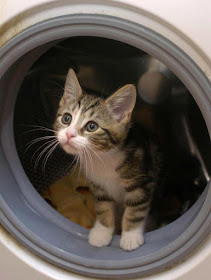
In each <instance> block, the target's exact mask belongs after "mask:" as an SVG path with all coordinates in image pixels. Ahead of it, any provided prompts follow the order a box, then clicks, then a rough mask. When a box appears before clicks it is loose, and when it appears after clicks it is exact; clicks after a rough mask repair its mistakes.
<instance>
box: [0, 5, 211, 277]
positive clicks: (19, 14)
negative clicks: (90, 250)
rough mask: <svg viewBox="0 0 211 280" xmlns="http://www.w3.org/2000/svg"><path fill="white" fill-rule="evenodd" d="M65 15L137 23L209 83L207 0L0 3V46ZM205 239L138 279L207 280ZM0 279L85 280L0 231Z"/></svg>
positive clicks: (209, 252) (210, 258)
mask: <svg viewBox="0 0 211 280" xmlns="http://www.w3.org/2000/svg"><path fill="white" fill-rule="evenodd" d="M69 14H97V15H98V14H99V15H108V16H113V17H117V18H122V19H125V20H128V21H131V22H135V23H138V24H142V25H144V26H146V27H147V28H150V29H152V30H154V31H155V32H157V33H159V34H161V35H162V36H164V37H166V38H168V39H169V40H170V41H172V42H173V43H174V44H175V45H177V46H178V47H179V48H181V49H182V50H183V51H184V52H185V53H187V54H188V55H189V56H190V57H191V58H192V60H193V61H194V62H195V63H196V64H197V65H198V66H199V67H200V68H201V70H203V72H204V73H205V75H206V76H207V77H208V78H209V79H211V36H210V27H211V17H210V15H211V2H210V1H209V0H201V1H196V0H186V1H183V0H177V1H166V0H157V1H156V0H143V1H140V0H116V1H114V0H109V1H106V0H95V1H94V0H90V1H85V0H77V1H76V0H69V1H67V0H59V1H53V0H28V1H25V0H18V1H13V0H5V1H4V0H3V1H1V2H0V47H1V46H2V45H4V44H5V43H7V42H8V41H9V40H10V39H11V38H13V37H14V36H16V35H17V34H19V33H20V32H21V31H23V30H24V29H26V28H29V27H31V26H33V25H34V24H36V23H39V22H42V21H44V20H47V19H51V18H55V17H59V16H63V15H69ZM210 264H211V238H207V239H206V240H205V241H204V242H203V244H201V246H199V247H198V248H197V250H195V251H194V252H193V253H192V254H191V255H189V257H188V258H186V259H185V260H183V261H182V262H181V263H178V264H177V265H174V266H173V267H171V268H170V269H168V270H164V271H162V272H160V273H157V274H156V275H151V276H148V277H143V278H142V279H152V280H153V279H156V280H159V279H162V280H165V279H166V280H176V279H177V280H188V279H191V280H198V279H203V280H208V279H210V272H211V270H210ZM0 279H1V280H13V279H17V280H19V279H21V280H28V279H36V280H47V279H52V280H55V279H60V280H61V279H62V280H65V279H68V280H69V279H87V278H86V277H85V276H81V275H78V274H74V273H71V272H68V271H66V270H63V269H61V268H58V267H56V266H54V265H52V264H49V263H48V262H46V261H44V260H42V259H41V258H40V257H38V256H36V255H34V254H33V253H31V252H30V251H29V250H27V249H26V248H24V247H23V246H22V245H20V244H19V242H17V241H16V240H15V239H14V238H13V237H11V235H10V234H9V233H8V232H7V231H6V230H5V229H4V228H3V227H1V228H0Z"/></svg>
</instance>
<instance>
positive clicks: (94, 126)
mask: <svg viewBox="0 0 211 280" xmlns="http://www.w3.org/2000/svg"><path fill="white" fill-rule="evenodd" d="M85 129H86V130H87V131H89V132H94V131H96V130H97V129H98V124H97V123H95V122H88V123H87V124H86V126H85Z"/></svg>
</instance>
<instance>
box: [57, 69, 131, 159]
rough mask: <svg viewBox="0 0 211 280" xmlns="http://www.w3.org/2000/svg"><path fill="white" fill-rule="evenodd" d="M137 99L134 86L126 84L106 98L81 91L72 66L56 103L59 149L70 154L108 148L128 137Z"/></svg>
mask: <svg viewBox="0 0 211 280" xmlns="http://www.w3.org/2000/svg"><path fill="white" fill-rule="evenodd" d="M135 102H136V89H135V86H134V85H131V84H129V85H126V86H124V87H122V88H120V89H119V90H118V91H116V92H115V93H114V94H112V95H111V96H110V97H108V98H107V99H103V98H100V97H96V96H93V95H90V94H86V93H83V91H82V89H81V87H80V84H79V82H78V79H77V77H76V75H75V73H74V71H73V70H72V69H70V70H69V72H68V75H67V78H66V82H65V88H64V94H63V97H62V99H61V101H60V104H59V109H58V112H57V118H56V121H55V124H54V129H55V131H56V135H57V138H58V141H59V143H60V145H61V146H62V148H63V149H64V150H65V151H66V152H67V153H69V154H73V155H80V154H83V150H84V149H85V150H89V151H90V152H91V151H93V150H94V151H99V150H101V151H104V150H105V151H107V150H110V149H112V148H115V147H116V146H118V145H119V144H120V143H121V142H122V141H123V140H124V139H125V137H126V136H127V133H128V129H129V124H130V119H131V113H132V111H133V108H134V105H135Z"/></svg>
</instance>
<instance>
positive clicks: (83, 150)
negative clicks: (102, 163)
mask: <svg viewBox="0 0 211 280" xmlns="http://www.w3.org/2000/svg"><path fill="white" fill-rule="evenodd" d="M82 152H83V154H84V159H85V167H86V168H85V174H86V178H87V158H86V152H85V149H84V148H82Z"/></svg>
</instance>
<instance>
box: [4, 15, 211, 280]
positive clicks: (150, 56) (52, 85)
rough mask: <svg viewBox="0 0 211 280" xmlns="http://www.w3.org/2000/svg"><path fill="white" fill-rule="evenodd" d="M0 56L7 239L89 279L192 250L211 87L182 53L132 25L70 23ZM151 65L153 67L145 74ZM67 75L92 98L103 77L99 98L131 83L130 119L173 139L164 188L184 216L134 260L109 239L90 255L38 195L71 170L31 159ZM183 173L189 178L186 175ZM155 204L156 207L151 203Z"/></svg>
mask: <svg viewBox="0 0 211 280" xmlns="http://www.w3.org/2000/svg"><path fill="white" fill-rule="evenodd" d="M76 31H77V32H76ZM76 34H77V38H75V36H76ZM39 35H40V36H39ZM90 36H91V37H92V38H90ZM100 37H101V38H100ZM102 37H105V38H102ZM67 38H69V39H67ZM93 46H95V47H96V48H95V49H94V47H93ZM103 46H104V49H103ZM14 49H15V52H14ZM0 55H1V60H2V62H1V65H0V73H2V75H1V78H0V90H1V99H0V110H1V118H0V122H1V148H0V164H1V169H0V174H1V175H0V176H1V184H0V190H1V197H0V199H1V204H0V209H1V222H2V224H3V225H4V226H5V228H6V229H8V231H9V232H10V233H11V234H12V235H14V236H15V237H16V238H17V239H18V240H19V241H20V242H21V243H23V244H24V245H25V246H26V247H28V248H29V249H30V250H31V251H33V252H34V253H36V254H38V255H39V256H41V257H42V258H44V259H45V260H47V261H49V262H51V263H53V264H55V265H57V266H60V267H62V268H65V269H67V270H71V271H75V272H78V273H80V274H84V275H88V276H94V277H98V278H99V277H104V278H109V277H110V278H124V277H135V276H137V275H146V274H150V273H152V272H155V271H158V270H161V269H163V268H166V267H169V266H170V265H172V264H174V263H176V262H177V261H178V260H181V259H183V258H184V257H185V256H187V255H188V254H189V253H190V252H191V251H192V250H193V249H194V248H196V247H197V246H198V245H199V244H200V243H201V241H202V240H203V239H204V238H205V237H206V236H207V235H208V233H209V231H210V219H209V217H210V208H211V205H210V203H209V195H210V187H209V186H210V183H209V173H210V158H211V157H210V143H209V136H208V132H207V129H208V131H211V126H210V122H209V121H207V120H208V119H209V118H210V106H209V104H210V100H209V94H210V82H209V81H208V80H207V78H206V77H205V75H204V73H203V72H202V71H200V70H199V68H198V67H197V65H195V64H194V63H193V61H192V60H191V59H190V58H189V57H188V55H187V54H185V53H184V52H183V51H182V50H181V49H179V48H178V47H176V46H175V45H174V44H173V43H171V42H169V41H168V40H167V39H166V38H163V37H161V36H160V35H159V34H156V33H154V32H152V31H151V30H149V29H147V28H145V27H143V26H141V25H137V24H134V23H128V22H126V21H124V20H121V19H118V20H117V19H116V18H111V17H106V16H104V17H102V16H96V15H91V16H83V15H77V16H74V17H73V16H69V17H65V18H63V17H61V18H56V19H52V20H48V21H45V22H42V23H40V24H37V25H36V26H33V27H31V28H28V29H26V30H25V31H23V32H22V33H20V34H19V35H17V36H16V37H15V38H13V39H12V40H10V41H9V42H8V43H7V44H6V45H4V46H3V47H2V48H1V49H0ZM156 57H157V58H159V60H158V59H156ZM160 61H162V63H161V62H160ZM152 64H153V65H157V66H156V67H157V68H155V67H153V68H150V65H152ZM125 66H126V67H125ZM168 66H169V67H170V68H171V70H172V71H173V72H174V73H175V74H176V75H177V76H178V77H180V79H182V81H183V83H182V82H181V81H180V80H179V79H178V78H177V77H176V75H175V74H173V72H172V71H170V70H169V68H168ZM69 68H74V69H75V71H76V73H77V75H78V78H79V80H80V82H81V84H82V86H83V87H84V88H85V90H87V91H91V92H94V93H95V94H96V95H98V94H99V92H100V93H102V86H103V83H105V80H104V79H103V77H106V76H107V81H109V83H108V82H107V84H108V85H109V86H107V88H106V89H105V88H104V95H105V97H106V96H108V95H109V94H111V93H112V92H113V91H114V90H116V89H117V88H118V87H120V86H122V85H124V84H126V83H135V84H136V85H137V90H138V101H137V108H138V110H137V112H139V108H145V109H146V108H147V110H146V112H151V113H152V114H153V116H156V120H157V122H156V124H158V125H159V128H160V131H161V132H162V133H161V134H162V137H161V139H163V143H167V142H171V141H169V139H172V142H171V143H170V144H169V143H168V149H169V150H168V151H169V155H170V157H172V158H174V159H178V158H179V159H180V160H181V161H180V162H178V164H176V165H173V164H172V166H174V167H175V166H176V168H175V170H174V173H173V174H171V175H172V176H171V178H170V179H171V182H172V186H173V185H174V188H173V187H172V188H173V189H174V190H175V192H176V191H177V189H179V194H178V193H177V195H178V196H183V197H182V201H183V202H184V203H183V204H182V205H181V208H180V210H181V209H182V208H183V209H182V210H181V211H182V213H184V214H183V215H181V217H179V218H177V216H176V217H175V218H177V219H176V220H174V221H173V222H171V223H169V224H168V225H165V226H164V227H161V228H158V229H156V230H152V231H149V232H147V233H146V234H145V244H144V245H142V246H141V247H140V248H138V249H137V250H135V251H132V252H125V251H123V250H122V249H121V248H120V247H119V236H118V235H115V236H114V238H113V240H112V243H111V245H110V246H107V247H104V248H95V247H92V246H90V245H89V243H88V237H87V236H88V232H89V231H88V230H87V229H85V228H82V227H80V226H79V225H77V224H74V223H73V222H71V221H69V220H67V219H66V218H65V217H63V216H62V215H60V214H59V213H58V212H56V211H55V210H54V209H53V208H52V207H50V206H49V205H48V204H47V203H46V202H45V201H44V200H43V199H42V197H41V196H40V194H39V193H40V192H42V191H43V190H45V189H47V188H48V187H49V185H51V184H52V183H53V182H54V181H55V180H57V179H59V178H61V177H62V176H64V175H66V174H68V173H69V172H70V169H71V163H72V160H73V159H72V157H71V156H70V155H67V154H65V153H64V152H63V151H62V150H61V149H57V150H55V152H54V153H52V155H50V154H49V155H47V156H46V157H44V161H42V160H40V158H41V156H42V155H44V154H42V151H43V149H45V147H46V146H45V143H44V142H43V143H42V144H40V143H39V142H38V141H37V140H36V139H37V137H40V136H41V137H44V138H43V139H46V138H45V137H48V136H49V135H50V136H51V135H52V133H53V132H52V131H51V129H52V124H53V122H54V118H55V114H56V110H57V107H58V102H59V100H60V98H61V96H62V93H63V85H64V81H65V76H66V74H67V71H68V69H69ZM109 75H110V76H109ZM181 77H182V78H181ZM90 81H91V82H90ZM153 81H154V83H155V81H156V87H153V86H152V83H153ZM184 84H185V86H184ZM192 96H193V97H194V98H195V99H196V100H197V103H198V104H200V110H201V112H202V114H201V113H200V110H199V108H198V106H197V105H196V103H195V101H194V99H193V97H192ZM143 104H144V105H143ZM166 116H168V117H166ZM145 120H146V119H145ZM147 121H149V118H147ZM205 121H206V123H207V127H206V125H205ZM149 122H150V121H149ZM151 124H152V123H151ZM150 128H151V129H152V128H153V126H150ZM42 145H43V146H42ZM173 146H174V147H175V146H176V147H177V150H174V149H173V148H172V147H173ZM46 151H47V150H46ZM177 151H180V155H181V157H179V156H178V153H177ZM172 162H174V163H175V161H174V160H172ZM181 162H182V164H183V165H182V166H186V168H187V169H183V168H181ZM184 170H185V171H187V170H189V171H190V172H189V173H188V176H187V172H184ZM176 172H179V173H176ZM178 174H179V175H178ZM180 175H181V178H183V179H184V180H183V181H180V180H179V179H178V178H179V177H180ZM206 185H207V186H206ZM193 188H195V189H196V191H195V189H194V192H191V190H192V189H193ZM169 189H170V188H169ZM169 189H168V190H169ZM184 189H185V190H188V191H187V192H185V191H184ZM165 190H166V189H165ZM193 193H194V196H193ZM162 194H164V192H163V193H162ZM165 195H166V194H165ZM191 195H192V196H191ZM190 196H191V199H188V198H190ZM184 197H185V198H184ZM157 199H162V198H161V197H159V194H157ZM193 202H194V203H193ZM192 204H193V205H192ZM153 207H155V208H154V209H156V207H157V204H156V203H155V205H153ZM155 212H156V211H155Z"/></svg>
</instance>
